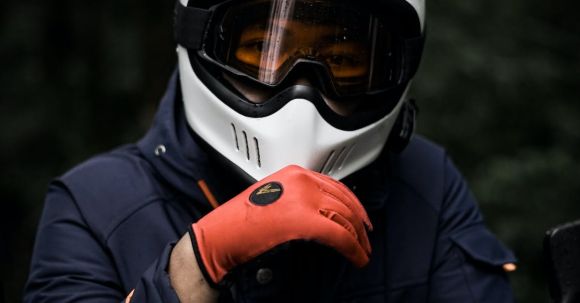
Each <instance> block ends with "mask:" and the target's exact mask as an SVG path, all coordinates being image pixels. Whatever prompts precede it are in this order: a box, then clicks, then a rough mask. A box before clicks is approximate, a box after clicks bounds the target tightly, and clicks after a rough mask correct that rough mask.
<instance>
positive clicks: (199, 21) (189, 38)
mask: <svg viewBox="0 0 580 303" xmlns="http://www.w3.org/2000/svg"><path fill="white" fill-rule="evenodd" d="M176 2H177V3H176V4H175V15H174V22H173V34H174V38H175V42H177V43H178V44H180V45H182V46H183V47H185V48H188V49H196V50H198V49H201V47H202V46H203V40H204V37H205V32H206V28H207V24H208V22H209V20H210V17H211V14H212V12H211V11H209V10H206V9H202V8H197V7H188V6H183V4H181V2H180V1H179V0H177V1H176Z"/></svg>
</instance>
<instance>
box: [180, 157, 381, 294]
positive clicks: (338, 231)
mask: <svg viewBox="0 0 580 303" xmlns="http://www.w3.org/2000/svg"><path fill="white" fill-rule="evenodd" d="M365 228H366V229H368V230H372V225H371V222H370V220H369V218H368V215H367V213H366V211H365V210H364V208H363V206H362V205H361V204H360V202H359V201H358V199H357V198H356V196H355V195H354V194H353V193H352V192H351V191H350V190H349V189H348V188H347V187H346V186H345V185H344V184H342V183H340V182H338V181H336V180H334V179H332V178H330V177H328V176H325V175H322V174H319V173H316V172H312V171H309V170H306V169H303V168H301V167H298V166H287V167H285V168H283V169H282V170H280V171H278V172H276V173H274V174H272V175H270V176H268V177H266V178H265V179H263V180H261V181H259V182H257V183H256V184H254V185H252V186H250V187H249V188H248V189H246V190H245V191H243V192H242V193H241V194H239V195H238V196H236V197H234V198H233V199H231V200H230V201H228V202H226V203H224V204H223V205H221V206H220V207H218V208H216V209H215V210H213V211H212V212H210V213H209V214H207V215H206V216H205V217H203V218H201V219H200V220H199V221H198V222H196V223H194V224H192V226H191V230H190V235H191V238H192V239H191V240H192V243H193V249H194V252H195V255H196V258H197V263H198V265H199V267H200V269H201V271H202V273H203V274H204V276H205V278H206V279H207V280H208V282H209V283H210V284H212V282H213V285H212V286H215V284H217V283H219V282H221V281H222V280H223V278H224V276H225V275H226V274H227V273H228V272H229V271H230V270H232V269H233V268H235V267H236V266H238V265H241V264H244V263H246V262H248V261H250V260H252V259H254V258H255V257H257V256H259V255H261V254H263V253H265V252H267V251H269V250H270V249H272V248H274V247H276V246H278V245H280V244H283V243H286V242H289V241H291V240H309V241H314V242H318V243H320V244H323V245H327V246H330V247H332V248H334V249H336V250H337V251H338V252H339V253H341V254H342V255H344V256H345V257H346V258H347V259H348V260H350V261H351V262H352V263H353V264H354V265H355V266H357V267H362V266H364V265H366V264H367V263H368V261H369V255H370V253H371V247H370V244H369V240H368V237H367V233H366V229H365Z"/></svg>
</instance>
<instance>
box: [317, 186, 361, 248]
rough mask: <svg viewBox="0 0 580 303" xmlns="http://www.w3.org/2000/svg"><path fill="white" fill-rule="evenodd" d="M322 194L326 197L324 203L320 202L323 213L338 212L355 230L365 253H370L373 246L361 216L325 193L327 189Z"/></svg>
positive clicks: (330, 194)
mask: <svg viewBox="0 0 580 303" xmlns="http://www.w3.org/2000/svg"><path fill="white" fill-rule="evenodd" d="M322 192H323V194H324V195H325V196H326V197H325V199H324V200H323V201H320V210H323V212H325V211H324V210H327V211H333V212H336V213H337V214H338V215H340V217H341V218H343V219H344V220H346V221H348V225H349V226H350V227H351V228H352V229H354V232H355V238H356V239H357V240H358V241H359V242H360V244H361V245H362V247H363V248H364V249H365V251H367V252H368V253H370V251H371V245H370V242H369V239H368V236H367V232H366V229H365V226H364V224H363V221H362V220H361V218H360V216H358V215H357V214H356V213H355V212H354V211H353V209H352V208H351V207H349V206H348V205H347V204H345V203H344V202H343V201H340V200H338V198H337V197H335V196H334V195H333V194H332V193H330V192H328V191H325V189H323V190H322ZM320 210H319V212H320ZM321 214H324V213H321ZM329 214H330V213H329ZM327 217H328V216H327Z"/></svg>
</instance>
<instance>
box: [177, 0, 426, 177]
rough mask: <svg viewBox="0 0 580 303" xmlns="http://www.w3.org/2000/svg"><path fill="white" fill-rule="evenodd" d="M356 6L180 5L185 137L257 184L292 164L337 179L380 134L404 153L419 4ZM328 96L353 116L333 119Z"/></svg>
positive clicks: (201, 0)
mask: <svg viewBox="0 0 580 303" xmlns="http://www.w3.org/2000/svg"><path fill="white" fill-rule="evenodd" d="M362 1H368V3H369V5H367V6H366V7H365V8H364V9H361V8H360V7H361V5H360V1H357V2H354V1H353V0H228V1H216V0H192V1H190V3H189V4H188V3H187V0H179V2H178V3H177V6H176V19H175V37H176V40H177V42H178V47H177V56H178V62H179V77H180V82H181V90H182V97H183V102H184V107H185V113H186V116H187V121H188V123H189V125H190V126H191V128H192V129H193V131H194V132H195V133H196V134H197V135H198V136H199V137H200V138H201V139H203V140H204V141H205V142H206V143H208V144H209V145H210V146H211V147H212V148H213V149H215V150H216V151H217V152H219V153H220V154H221V155H222V156H223V157H225V158H226V159H228V160H229V161H230V162H232V163H233V164H235V165H236V166H237V167H239V168H240V169H241V170H243V171H244V172H245V173H247V174H248V175H249V176H251V177H252V178H253V179H256V180H260V179H262V178H263V177H265V176H268V175H270V174H272V173H273V172H275V171H277V170H279V169H280V168H282V167H284V166H286V165H289V164H297V165H300V166H302V167H305V168H308V169H311V170H315V171H319V172H322V173H324V174H327V175H330V176H332V177H334V178H336V179H342V178H344V177H346V176H348V175H349V174H351V173H353V172H355V171H357V170H359V169H361V168H362V167H364V166H366V165H367V164H369V163H370V162H372V161H373V160H375V159H376V158H377V157H378V155H379V154H380V152H381V150H382V149H383V147H384V146H385V143H386V142H387V139H389V137H391V138H390V139H389V145H393V147H394V148H395V149H397V148H398V149H402V148H403V147H404V145H405V144H406V142H407V141H408V140H409V137H410V136H411V133H412V131H413V123H414V106H413V105H411V104H410V103H409V102H405V100H406V98H405V95H406V92H407V90H408V88H409V85H410V83H411V79H412V77H413V76H414V74H415V72H416V70H417V67H418V64H419V60H420V57H421V52H422V48H423V41H424V34H423V32H424V19H425V13H424V11H425V7H424V6H425V3H424V0H382V1H377V0H374V1H373V0H362ZM377 12H381V13H377ZM298 78H306V79H307V81H308V82H309V85H303V84H297V83H299V82H297V81H296V80H297V79H298ZM226 79H235V81H239V82H242V83H244V84H248V85H250V86H257V87H260V89H262V90H266V91H268V97H267V98H266V99H267V100H264V102H260V103H254V102H250V101H249V100H247V98H246V96H244V95H243V94H242V93H240V92H239V91H238V90H237V89H236V88H235V86H234V85H232V84H231V82H230V81H229V80H226ZM328 99H332V100H333V102H348V103H352V104H355V107H356V110H355V112H353V113H352V114H349V115H347V116H342V115H340V114H337V113H336V112H334V111H333V110H332V109H331V108H330V107H329V105H328V104H327V101H325V100H328ZM395 124H397V126H395ZM391 133H392V134H391ZM391 141H393V143H392V144H391Z"/></svg>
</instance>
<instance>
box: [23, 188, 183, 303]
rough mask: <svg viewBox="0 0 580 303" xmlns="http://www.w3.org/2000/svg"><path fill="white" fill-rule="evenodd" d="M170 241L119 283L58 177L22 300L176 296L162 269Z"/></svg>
mask: <svg viewBox="0 0 580 303" xmlns="http://www.w3.org/2000/svg"><path fill="white" fill-rule="evenodd" d="M171 248H172V245H170V244H168V246H167V247H166V249H165V250H164V251H163V253H162V254H161V256H160V257H159V258H158V259H157V260H156V261H155V262H153V264H151V266H150V267H149V268H148V269H147V270H146V271H145V272H144V273H143V274H142V276H141V278H140V280H139V282H138V284H137V285H134V286H127V285H121V282H120V278H119V275H118V273H117V271H116V267H115V264H114V262H113V260H112V259H111V257H110V256H109V254H108V253H107V249H106V247H104V245H103V244H102V243H101V242H100V241H98V240H97V238H96V237H95V236H94V234H93V233H92V232H91V230H90V229H89V228H88V227H87V224H86V222H85V221H84V219H83V217H82V215H81V214H80V212H79V210H78V209H77V207H76V205H75V203H74V201H73V198H72V197H71V195H70V194H69V192H68V191H67V190H66V189H65V188H64V186H62V185H61V184H60V183H54V184H52V185H51V186H50V188H49V191H48V194H47V197H46V200H45V206H44V210H43V213H42V217H41V221H40V224H39V227H38V232H37V235H36V242H35V246H34V252H33V256H32V261H31V268H30V275H29V278H28V281H27V285H26V288H25V294H24V302H35V303H36V302H129V298H126V297H127V295H128V293H129V292H131V288H134V291H133V292H131V297H132V299H131V300H130V301H131V302H168V303H172V302H176V303H177V302H179V300H178V299H177V296H176V294H175V292H174V291H173V289H172V288H171V285H170V282H169V277H168V274H167V272H166V268H167V265H168V260H169V255H170V253H171Z"/></svg>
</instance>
